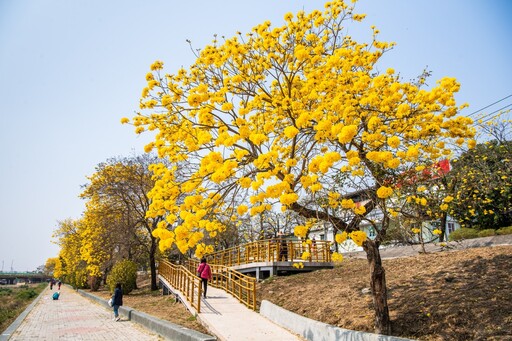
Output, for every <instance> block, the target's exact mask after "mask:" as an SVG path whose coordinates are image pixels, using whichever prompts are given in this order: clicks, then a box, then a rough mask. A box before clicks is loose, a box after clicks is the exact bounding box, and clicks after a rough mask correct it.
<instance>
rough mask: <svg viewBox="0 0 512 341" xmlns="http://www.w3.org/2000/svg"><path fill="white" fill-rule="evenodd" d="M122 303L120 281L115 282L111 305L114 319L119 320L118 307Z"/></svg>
mask: <svg viewBox="0 0 512 341" xmlns="http://www.w3.org/2000/svg"><path fill="white" fill-rule="evenodd" d="M122 305H123V289H121V283H117V284H116V288H115V289H114V295H113V296H112V307H113V308H114V321H119V320H120V319H121V318H120V317H119V307H120V306H122Z"/></svg>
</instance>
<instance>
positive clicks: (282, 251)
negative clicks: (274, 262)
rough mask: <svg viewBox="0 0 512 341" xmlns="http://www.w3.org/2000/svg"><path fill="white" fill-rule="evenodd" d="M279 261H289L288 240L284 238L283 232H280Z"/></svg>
mask: <svg viewBox="0 0 512 341" xmlns="http://www.w3.org/2000/svg"><path fill="white" fill-rule="evenodd" d="M278 236H279V261H280V262H287V261H288V242H287V241H286V239H285V238H283V237H284V236H283V234H282V233H279V234H278Z"/></svg>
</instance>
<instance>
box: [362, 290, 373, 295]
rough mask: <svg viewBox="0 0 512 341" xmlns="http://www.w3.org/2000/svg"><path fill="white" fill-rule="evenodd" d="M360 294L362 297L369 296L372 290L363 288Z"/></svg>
mask: <svg viewBox="0 0 512 341" xmlns="http://www.w3.org/2000/svg"><path fill="white" fill-rule="evenodd" d="M361 293H362V294H363V295H369V294H371V293H372V289H370V288H364V289H363V290H361Z"/></svg>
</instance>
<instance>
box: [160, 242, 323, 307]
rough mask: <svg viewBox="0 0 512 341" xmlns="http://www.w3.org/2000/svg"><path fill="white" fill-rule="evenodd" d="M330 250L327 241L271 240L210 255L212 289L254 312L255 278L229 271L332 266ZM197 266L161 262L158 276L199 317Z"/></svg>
mask: <svg viewBox="0 0 512 341" xmlns="http://www.w3.org/2000/svg"><path fill="white" fill-rule="evenodd" d="M329 248H330V242H328V241H324V240H320V241H315V242H312V243H310V244H305V243H302V242H301V241H294V240H285V239H283V240H279V239H269V240H260V241H256V242H252V243H248V244H243V245H239V246H236V247H232V248H229V249H225V250H222V251H218V252H215V253H212V254H209V255H208V263H209V264H210V267H211V269H212V276H213V279H212V281H211V282H209V285H211V286H213V287H216V288H219V289H223V290H225V291H226V292H228V293H230V294H231V295H233V296H234V297H236V298H237V299H238V300H239V301H240V302H241V303H243V304H245V305H246V306H247V307H248V308H250V309H253V310H255V309H256V278H254V277H250V276H247V275H244V274H242V273H240V272H238V271H235V270H233V269H231V268H230V267H232V266H236V265H242V264H250V263H259V262H330V261H331V252H330V249H329ZM305 252H307V253H305ZM305 256H307V257H305ZM304 258H305V259H304ZM198 265H199V262H198V261H197V260H189V261H188V262H187V263H186V265H185V266H183V265H175V264H172V263H170V262H167V261H161V262H160V264H159V267H158V273H159V275H161V276H162V277H163V278H165V279H166V280H167V281H168V282H169V284H170V285H172V286H173V287H174V288H176V289H177V290H179V291H181V292H182V293H183V295H184V296H185V298H186V299H187V300H188V301H189V302H190V304H191V305H192V307H194V308H195V309H196V310H197V312H198V313H200V312H201V291H202V288H201V279H200V278H199V277H198V276H197V275H196V269H197V267H198Z"/></svg>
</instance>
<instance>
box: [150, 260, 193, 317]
mask: <svg viewBox="0 0 512 341" xmlns="http://www.w3.org/2000/svg"><path fill="white" fill-rule="evenodd" d="M158 274H159V275H160V276H162V277H163V278H165V280H166V281H167V282H169V284H171V285H172V286H173V287H174V288H175V289H177V290H179V291H181V292H182V293H183V295H184V296H185V298H186V299H187V301H188V302H190V305H191V306H192V307H193V308H194V309H196V311H197V313H200V312H201V291H202V288H201V279H200V278H199V277H197V275H196V274H195V271H194V272H190V271H189V270H188V269H187V268H186V267H185V266H183V265H176V264H172V263H171V262H168V261H165V260H161V261H160V263H159V264H158Z"/></svg>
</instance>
